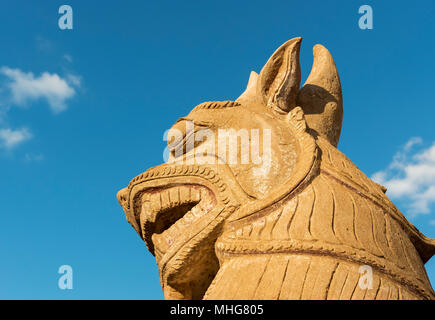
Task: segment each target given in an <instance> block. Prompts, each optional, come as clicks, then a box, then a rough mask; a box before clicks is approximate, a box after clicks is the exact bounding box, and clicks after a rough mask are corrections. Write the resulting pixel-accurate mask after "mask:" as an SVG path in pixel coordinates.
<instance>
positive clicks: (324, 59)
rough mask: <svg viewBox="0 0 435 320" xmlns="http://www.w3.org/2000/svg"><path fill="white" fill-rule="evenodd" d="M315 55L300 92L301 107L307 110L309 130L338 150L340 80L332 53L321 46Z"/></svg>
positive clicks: (340, 109)
mask: <svg viewBox="0 0 435 320" xmlns="http://www.w3.org/2000/svg"><path fill="white" fill-rule="evenodd" d="M313 55H314V63H313V68H312V70H311V73H310V75H309V76H308V79H307V81H306V82H305V84H304V86H303V87H302V89H301V90H300V92H299V96H298V100H297V105H298V106H300V107H302V109H303V110H304V113H305V117H306V119H307V123H308V125H309V127H310V128H311V129H313V130H315V131H316V132H317V133H318V134H319V135H321V136H323V137H325V138H326V139H328V140H329V142H331V144H332V145H334V146H337V145H338V140H339V139H340V132H341V123H342V120H343V97H342V94H341V84H340V77H339V76H338V71H337V67H336V66H335V62H334V59H333V58H332V56H331V54H330V52H329V51H328V49H326V48H325V47H324V46H322V45H319V44H318V45H316V46H314V48H313Z"/></svg>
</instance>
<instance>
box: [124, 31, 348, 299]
mask: <svg viewBox="0 0 435 320" xmlns="http://www.w3.org/2000/svg"><path fill="white" fill-rule="evenodd" d="M300 45H301V38H295V39H292V40H289V41H287V42H286V43H284V44H283V45H282V46H281V47H279V48H278V50H276V51H275V53H273V55H272V56H271V57H270V58H269V60H268V61H267V62H266V64H265V66H264V67H263V69H262V70H261V72H260V74H257V73H255V72H252V73H251V75H250V78H249V82H248V86H247V89H246V91H245V92H244V93H243V94H242V95H241V96H240V97H239V98H238V99H237V100H236V101H221V102H205V103H201V104H200V105H198V106H196V107H195V108H193V110H192V111H191V112H190V113H189V114H188V115H187V116H185V117H183V118H181V119H179V120H178V121H176V122H175V124H174V125H173V127H172V128H171V129H170V130H169V133H168V136H169V138H168V153H169V158H168V161H167V162H166V163H164V164H162V165H159V166H157V167H154V168H151V169H149V170H147V171H145V172H144V173H142V174H141V175H139V176H138V177H136V178H134V179H133V180H132V181H131V182H130V184H129V185H128V187H127V188H124V189H122V190H121V191H119V192H118V196H117V197H118V200H119V202H120V204H121V205H122V207H123V209H124V211H125V214H126V216H127V220H128V222H129V223H130V224H131V225H132V226H133V227H134V229H135V230H136V231H137V233H138V234H139V235H140V237H141V238H142V239H143V240H144V241H145V243H146V245H147V247H148V249H149V250H150V252H151V253H152V254H153V255H155V257H156V261H157V265H158V268H159V273H160V279H161V285H162V288H163V291H164V294H165V298H169V299H171V298H172V299H200V298H202V297H203V295H204V293H205V292H206V291H207V289H208V287H209V286H210V283H211V281H212V280H213V278H214V277H215V275H216V273H217V272H218V270H219V268H220V264H219V260H218V258H217V256H216V252H215V249H216V248H215V246H216V241H217V239H218V238H219V237H222V236H224V235H225V232H227V230H228V225H229V224H231V223H232V222H234V221H238V220H240V219H243V218H245V217H247V216H249V215H252V213H254V212H257V211H259V210H263V209H264V208H273V207H274V206H277V205H278V204H279V201H281V200H282V199H283V198H284V197H285V195H286V194H288V193H289V192H290V191H291V190H292V189H295V188H298V187H300V186H301V185H302V184H303V182H304V180H305V179H307V176H309V175H310V174H314V173H313V172H314V171H315V170H316V168H315V165H314V159H315V158H316V152H318V151H317V149H316V146H315V142H314V140H315V139H318V138H321V139H323V141H325V143H328V144H330V145H331V147H332V148H335V147H336V146H337V144H338V141H339V137H340V131H341V122H342V116H343V109H342V94H341V85H340V80H339V76H338V73H337V69H336V66H335V63H334V61H333V59H332V57H331V55H330V53H329V52H328V50H327V49H326V48H324V47H323V46H321V45H316V46H315V47H314V50H313V51H314V63H313V68H312V71H311V74H310V75H309V77H308V79H307V81H306V83H305V84H304V85H303V86H302V88H300V80H301V79H300V78H301V72H300V64H299V51H300Z"/></svg>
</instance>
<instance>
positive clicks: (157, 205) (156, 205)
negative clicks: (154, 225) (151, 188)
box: [150, 193, 162, 212]
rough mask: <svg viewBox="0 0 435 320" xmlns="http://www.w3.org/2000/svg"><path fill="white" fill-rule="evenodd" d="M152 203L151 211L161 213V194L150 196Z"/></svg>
mask: <svg viewBox="0 0 435 320" xmlns="http://www.w3.org/2000/svg"><path fill="white" fill-rule="evenodd" d="M150 203H151V210H152V211H154V212H158V211H160V209H161V208H162V205H161V202H160V194H159V193H152V194H151V195H150Z"/></svg>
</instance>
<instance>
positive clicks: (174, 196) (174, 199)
mask: <svg viewBox="0 0 435 320" xmlns="http://www.w3.org/2000/svg"><path fill="white" fill-rule="evenodd" d="M169 199H170V201H171V206H172V207H175V206H178V205H179V204H180V194H179V188H178V187H175V188H171V189H170V190H169Z"/></svg>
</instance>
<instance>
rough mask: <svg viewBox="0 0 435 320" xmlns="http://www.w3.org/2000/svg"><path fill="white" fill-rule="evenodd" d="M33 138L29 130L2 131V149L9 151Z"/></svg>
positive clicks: (0, 139)
mask: <svg viewBox="0 0 435 320" xmlns="http://www.w3.org/2000/svg"><path fill="white" fill-rule="evenodd" d="M31 138H32V134H31V133H30V131H29V130H28V129H27V128H22V129H17V130H12V129H10V128H7V129H0V148H4V149H8V150H9V149H12V148H14V147H16V146H18V145H19V144H21V143H23V142H25V141H27V140H29V139H31Z"/></svg>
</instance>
